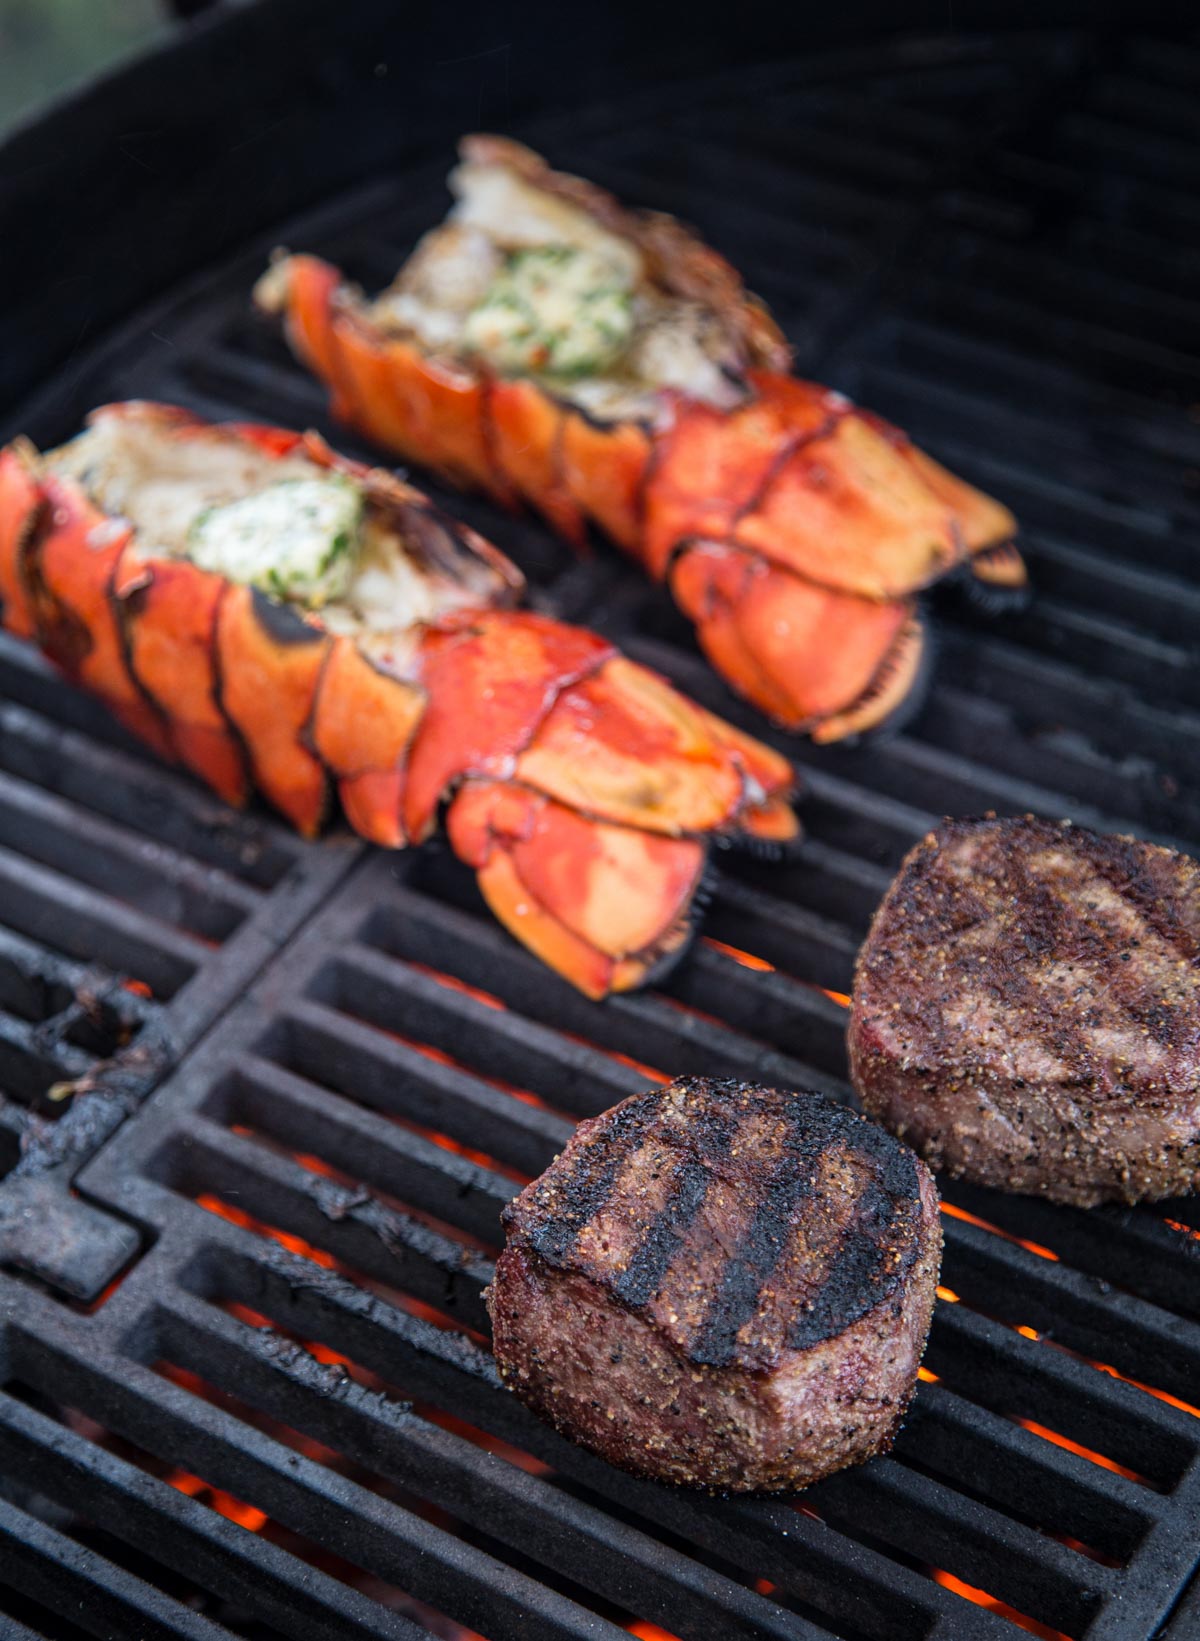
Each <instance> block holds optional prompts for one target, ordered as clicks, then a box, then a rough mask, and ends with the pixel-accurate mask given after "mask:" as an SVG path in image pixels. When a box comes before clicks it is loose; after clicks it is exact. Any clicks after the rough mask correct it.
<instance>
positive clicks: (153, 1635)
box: [0, 1499, 228, 1641]
mask: <svg viewBox="0 0 1200 1641" xmlns="http://www.w3.org/2000/svg"><path fill="white" fill-rule="evenodd" d="M0 1533H2V1534H3V1537H4V1541H5V1544H6V1546H7V1549H6V1576H7V1577H8V1578H11V1579H12V1580H13V1582H14V1583H15V1584H17V1586H18V1588H20V1589H21V1590H22V1592H23V1593H25V1594H27V1595H30V1596H32V1597H33V1598H34V1600H36V1601H38V1602H39V1603H40V1604H41V1605H42V1606H43V1607H45V1608H46V1609H48V1610H49V1611H50V1612H54V1613H59V1614H61V1615H62V1616H63V1617H69V1618H71V1619H79V1618H80V1617H82V1619H83V1622H84V1624H85V1625H86V1626H87V1628H88V1629H90V1630H91V1632H92V1634H93V1635H98V1636H104V1635H135V1634H136V1635H137V1636H138V1638H139V1641H143V1638H144V1641H224V1638H225V1637H226V1636H227V1635H228V1631H225V1630H222V1629H220V1628H219V1627H218V1626H217V1625H216V1624H210V1623H209V1622H208V1620H207V1619H205V1618H203V1617H201V1616H200V1614H199V1613H194V1612H189V1611H188V1609H187V1608H186V1607H185V1606H183V1605H182V1604H181V1603H180V1602H177V1601H173V1600H171V1598H170V1597H169V1596H164V1595H162V1594H161V1593H160V1592H159V1591H158V1590H156V1589H154V1587H153V1586H152V1585H149V1584H146V1583H145V1582H144V1581H143V1580H142V1579H140V1578H135V1577H134V1576H133V1575H132V1574H130V1573H127V1572H125V1571H124V1570H123V1569H122V1568H120V1567H116V1566H114V1565H113V1564H112V1563H111V1562H109V1561H105V1560H104V1558H103V1557H102V1556H99V1555H97V1554H95V1552H94V1551H91V1550H88V1549H86V1548H84V1547H82V1546H80V1545H78V1544H76V1543H74V1542H73V1541H72V1540H71V1539H69V1538H66V1537H65V1536H64V1535H63V1534H61V1533H57V1532H55V1531H54V1529H53V1528H51V1527H47V1526H46V1525H45V1523H44V1522H41V1521H39V1520H38V1519H37V1517H36V1516H30V1515H26V1514H25V1512H24V1511H21V1510H18V1509H16V1508H15V1506H13V1505H11V1504H7V1503H5V1502H4V1500H3V1499H0ZM8 1622H9V1621H8V1620H7V1619H6V1620H5V1627H6V1629H7V1625H8ZM9 1633H14V1632H9ZM15 1633H16V1634H18V1635H20V1634H21V1633H22V1631H21V1630H17V1631H16V1632H15ZM23 1633H24V1634H26V1635H30V1634H32V1633H33V1632H32V1631H29V1630H24V1632H23Z"/></svg>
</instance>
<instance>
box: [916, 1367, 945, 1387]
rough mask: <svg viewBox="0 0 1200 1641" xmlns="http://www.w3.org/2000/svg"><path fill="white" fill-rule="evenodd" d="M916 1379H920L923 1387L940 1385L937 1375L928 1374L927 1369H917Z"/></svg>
mask: <svg viewBox="0 0 1200 1641" xmlns="http://www.w3.org/2000/svg"><path fill="white" fill-rule="evenodd" d="M917 1378H918V1379H920V1381H921V1383H922V1384H925V1385H940V1384H941V1382H942V1381H941V1380H940V1379H939V1378H938V1376H937V1374H936V1373H930V1371H929V1369H928V1368H927V1367H922V1368H918V1369H917Z"/></svg>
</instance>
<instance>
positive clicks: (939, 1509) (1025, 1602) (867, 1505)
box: [817, 1459, 1113, 1632]
mask: <svg viewBox="0 0 1200 1641" xmlns="http://www.w3.org/2000/svg"><path fill="white" fill-rule="evenodd" d="M818 1500H819V1502H818V1503H817V1508H818V1509H819V1510H820V1512H821V1515H822V1516H823V1517H824V1518H825V1519H826V1520H828V1521H830V1522H831V1523H832V1524H833V1525H835V1526H836V1525H838V1524H840V1523H841V1522H843V1521H847V1522H851V1523H853V1526H854V1530H855V1531H858V1532H867V1533H870V1534H871V1535H872V1536H873V1537H874V1538H876V1539H878V1540H880V1541H881V1542H882V1543H884V1544H891V1545H895V1547H896V1548H897V1549H901V1550H905V1549H907V1550H909V1551H910V1552H911V1549H912V1547H913V1543H914V1532H915V1537H916V1542H917V1543H919V1544H920V1546H921V1554H922V1555H924V1556H927V1557H928V1559H929V1560H930V1561H932V1562H934V1563H935V1565H937V1566H939V1567H944V1568H946V1569H947V1570H948V1571H949V1572H952V1573H954V1574H955V1576H956V1577H960V1578H962V1579H964V1580H965V1581H966V1582H967V1583H968V1584H973V1585H975V1586H976V1587H977V1588H979V1589H985V1590H990V1591H992V1592H994V1593H995V1594H996V1595H998V1596H999V1597H1000V1598H1001V1600H1004V1601H1007V1602H1008V1603H1009V1604H1010V1605H1012V1606H1015V1607H1017V1608H1018V1610H1019V1611H1022V1612H1028V1613H1030V1614H1031V1616H1033V1617H1036V1618H1039V1619H1042V1620H1043V1621H1044V1622H1046V1623H1049V1624H1051V1625H1053V1626H1054V1627H1055V1628H1057V1629H1065V1630H1067V1631H1068V1632H1070V1631H1072V1630H1074V1631H1076V1632H1078V1631H1080V1630H1082V1629H1084V1628H1086V1626H1087V1624H1088V1623H1089V1622H1090V1621H1091V1619H1092V1618H1094V1617H1095V1615H1096V1613H1097V1611H1098V1610H1099V1608H1100V1606H1101V1603H1102V1602H1103V1599H1104V1596H1105V1595H1106V1594H1107V1593H1108V1592H1109V1591H1110V1590H1111V1589H1112V1588H1113V1574H1112V1571H1111V1569H1110V1568H1107V1567H1103V1566H1101V1565H1099V1564H1098V1563H1096V1562H1093V1561H1084V1560H1082V1558H1081V1557H1079V1556H1078V1555H1077V1554H1076V1552H1074V1551H1073V1550H1068V1549H1066V1548H1064V1547H1063V1546H1062V1545H1059V1544H1056V1543H1055V1542H1054V1541H1053V1540H1052V1539H1048V1538H1045V1537H1044V1536H1043V1535H1042V1534H1040V1533H1038V1532H1036V1531H1035V1530H1034V1529H1033V1528H1030V1527H1026V1526H1024V1525H1023V1524H1022V1523H1020V1522H1015V1521H1013V1520H1011V1519H1010V1518H1009V1517H1008V1516H1004V1515H1002V1514H1001V1513H1000V1512H999V1511H997V1510H993V1509H990V1508H989V1507H988V1506H987V1505H984V1504H979V1503H977V1502H976V1501H975V1500H973V1499H969V1498H966V1497H965V1496H964V1495H963V1494H962V1493H959V1492H956V1491H954V1490H953V1489H951V1488H948V1487H945V1486H943V1485H942V1484H941V1483H940V1482H937V1481H935V1480H933V1479H932V1478H931V1477H928V1476H922V1475H920V1474H918V1473H917V1472H916V1471H912V1470H908V1469H906V1468H905V1467H904V1466H903V1465H901V1464H898V1463H897V1462H896V1461H895V1460H894V1459H877V1460H876V1461H875V1462H874V1463H873V1464H872V1465H870V1466H869V1467H868V1468H864V1469H861V1470H857V1471H849V1470H847V1471H843V1472H842V1473H841V1474H840V1475H837V1476H830V1477H828V1478H827V1479H826V1480H825V1481H824V1482H822V1483H821V1484H820V1488H819V1493H818Z"/></svg>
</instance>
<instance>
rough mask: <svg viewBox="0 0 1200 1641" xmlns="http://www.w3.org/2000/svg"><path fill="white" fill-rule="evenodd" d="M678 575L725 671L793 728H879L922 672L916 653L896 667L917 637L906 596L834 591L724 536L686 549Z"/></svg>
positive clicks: (684, 604)
mask: <svg viewBox="0 0 1200 1641" xmlns="http://www.w3.org/2000/svg"><path fill="white" fill-rule="evenodd" d="M670 580H671V590H672V592H673V593H674V595H675V598H676V600H677V601H678V603H679V605H680V607H681V608H682V609H683V610H684V612H685V613H686V614H687V615H689V616H690V617H691V619H692V620H693V621H694V622H695V623H696V628H697V633H698V636H699V639H700V643H701V645H702V647H703V649H704V652H705V654H706V655H707V656H708V658H709V660H710V661H711V662H712V663H713V665H714V666H715V667H716V668H717V670H718V672H720V673H722V674H723V675H724V676H725V677H726V678H727V679H728V680H729V681H730V683H731V684H732V685H733V687H734V688H735V689H736V690H737V691H738V692H739V693H740V694H742V695H745V696H746V697H748V699H749V700H751V701H753V702H754V704H755V706H757V707H760V708H761V709H762V711H764V712H765V713H766V714H767V715H768V716H769V717H771V718H773V719H775V721H776V722H777V723H779V724H781V725H782V726H783V727H784V728H785V729H807V730H810V731H811V732H812V733H813V735H814V738H815V739H817V740H835V739H837V738H838V736H839V735H847V734H851V733H854V732H856V731H861V730H865V729H869V728H872V727H874V726H876V725H878V724H881V723H882V722H883V721H884V720H885V719H886V718H887V717H888V716H890V714H891V713H892V712H893V711H894V710H895V708H896V707H897V706H898V705H899V704H900V702H901V700H902V699H903V698H904V693H905V689H904V688H903V687H902V686H906V685H908V684H911V683H912V682H913V681H914V679H915V674H916V661H917V660H918V656H917V655H916V654H915V653H914V654H913V655H912V656H911V657H910V659H909V661H908V662H906V664H905V665H904V666H902V667H897V666H896V665H895V663H896V660H897V651H898V648H899V647H900V646H901V644H902V643H903V645H904V647H905V649H906V650H914V645H915V640H914V637H913V622H914V615H913V608H912V605H911V604H910V603H908V602H906V601H905V602H889V603H873V602H872V601H871V600H869V599H864V598H855V597H853V596H852V595H850V594H847V593H836V592H830V591H828V590H827V589H825V588H822V587H814V586H812V585H810V584H809V583H808V582H805V581H802V580H801V579H800V578H799V576H796V575H793V574H792V573H791V572H790V571H788V570H784V569H781V568H779V567H778V566H776V565H773V564H768V563H767V562H766V561H765V560H764V559H762V558H759V557H758V556H757V555H755V554H753V553H748V552H745V551H743V550H742V549H741V548H738V547H729V546H722V545H719V544H717V543H715V542H700V543H697V544H695V545H693V546H691V547H686V548H684V549H683V550H682V551H681V552H680V553H679V554H678V556H677V557H676V559H675V562H674V564H673V566H672V568H671V578H670ZM906 633H907V634H908V636H907V637H905V634H906ZM885 674H888V675H889V680H890V681H889V685H888V687H887V688H880V687H879V686H880V683H881V681H882V679H883V676H884V675H885Z"/></svg>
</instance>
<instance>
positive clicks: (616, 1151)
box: [501, 1095, 658, 1265]
mask: <svg viewBox="0 0 1200 1641" xmlns="http://www.w3.org/2000/svg"><path fill="white" fill-rule="evenodd" d="M657 1115H658V1113H657V1108H656V1105H655V1102H654V1100H653V1097H652V1096H650V1095H643V1096H642V1097H641V1099H633V1100H630V1101H627V1102H626V1103H625V1104H623V1105H620V1106H618V1107H617V1108H616V1111H615V1113H614V1114H613V1118H612V1126H611V1129H610V1131H609V1138H608V1143H607V1144H606V1145H605V1146H604V1148H603V1150H602V1153H601V1156H602V1160H601V1161H600V1163H599V1165H598V1166H597V1164H596V1161H595V1158H594V1157H593V1156H592V1154H591V1153H592V1147H591V1146H589V1145H588V1144H586V1143H585V1144H584V1145H582V1146H581V1147H580V1149H579V1152H578V1155H577V1156H576V1158H575V1167H574V1168H573V1169H572V1171H571V1172H570V1173H569V1174H568V1175H567V1176H566V1178H565V1179H562V1180H555V1181H554V1186H553V1189H552V1191H550V1192H548V1193H546V1194H547V1195H551V1196H552V1197H553V1198H554V1200H553V1201H548V1202H545V1203H544V1204H539V1206H542V1207H544V1208H545V1209H546V1212H545V1213H544V1214H542V1215H539V1216H538V1217H537V1218H536V1219H535V1220H534V1222H533V1223H532V1225H531V1227H530V1230H529V1241H530V1243H531V1245H532V1246H533V1248H534V1250H535V1251H536V1252H537V1253H539V1254H540V1255H541V1256H542V1258H543V1259H545V1260H548V1261H549V1263H550V1264H552V1265H561V1264H562V1263H563V1262H564V1261H565V1260H566V1259H567V1257H568V1255H569V1254H570V1253H571V1250H572V1249H573V1248H574V1246H575V1243H576V1241H577V1239H578V1237H579V1234H580V1232H581V1231H582V1230H583V1229H584V1227H585V1226H586V1225H588V1224H589V1222H590V1221H591V1220H592V1219H593V1218H594V1217H595V1216H596V1214H597V1213H598V1211H599V1210H600V1209H601V1208H602V1207H603V1205H604V1204H605V1202H606V1201H607V1200H608V1198H609V1196H610V1195H611V1193H612V1190H613V1187H614V1185H615V1184H616V1182H617V1179H618V1177H619V1176H620V1174H621V1171H622V1169H623V1167H624V1165H625V1163H626V1161H627V1159H628V1158H629V1156H630V1153H631V1152H633V1151H634V1150H635V1149H636V1147H637V1146H638V1145H639V1144H640V1143H641V1141H642V1140H643V1139H644V1138H645V1137H646V1135H647V1133H648V1131H649V1130H650V1129H651V1128H652V1127H653V1126H654V1123H655V1121H656V1119H657ZM595 1122H596V1119H592V1121H591V1122H589V1123H581V1124H580V1128H579V1130H578V1133H577V1137H582V1138H584V1139H585V1142H586V1138H587V1135H586V1133H585V1131H586V1130H588V1129H594V1125H595ZM542 1178H543V1180H545V1179H546V1176H545V1175H543V1176H542ZM538 1183H539V1184H541V1183H542V1182H541V1181H539V1182H538ZM514 1207H515V1204H514V1203H509V1205H508V1207H506V1208H505V1210H504V1212H503V1214H502V1215H501V1220H502V1223H503V1224H504V1225H506V1226H507V1225H509V1224H511V1223H512V1218H513V1212H514Z"/></svg>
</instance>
